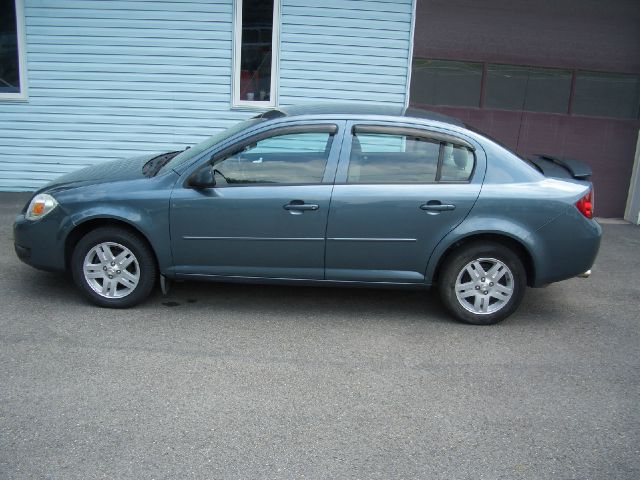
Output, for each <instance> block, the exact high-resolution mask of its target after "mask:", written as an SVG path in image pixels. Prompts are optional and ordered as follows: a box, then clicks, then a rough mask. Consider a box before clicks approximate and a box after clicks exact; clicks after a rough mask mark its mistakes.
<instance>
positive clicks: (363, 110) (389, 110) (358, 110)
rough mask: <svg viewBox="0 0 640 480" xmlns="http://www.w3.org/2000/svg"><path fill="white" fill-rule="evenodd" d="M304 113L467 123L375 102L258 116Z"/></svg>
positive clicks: (310, 106)
mask: <svg viewBox="0 0 640 480" xmlns="http://www.w3.org/2000/svg"><path fill="white" fill-rule="evenodd" d="M303 115H305V116H306V115H321V116H327V117H330V116H332V115H340V116H362V115H366V116H382V117H402V118H407V119H411V118H415V119H419V120H433V121H437V122H441V123H447V124H450V125H455V126H456V127H463V128H464V127H465V124H464V123H463V122H461V121H460V120H458V119H457V118H453V117H449V116H447V115H443V114H441V113H436V112H431V111H429V110H423V109H420V108H413V107H410V108H407V107H405V106H400V105H381V104H375V103H318V104H305V105H296V106H289V107H278V108H276V109H273V110H268V111H266V112H264V113H262V114H260V115H258V117H259V118H264V119H273V118H282V117H298V116H303Z"/></svg>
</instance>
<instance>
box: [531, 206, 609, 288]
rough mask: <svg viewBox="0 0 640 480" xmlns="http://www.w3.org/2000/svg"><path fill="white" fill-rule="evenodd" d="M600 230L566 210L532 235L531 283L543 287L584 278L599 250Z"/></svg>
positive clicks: (594, 222) (575, 210) (581, 216)
mask: <svg viewBox="0 0 640 480" xmlns="http://www.w3.org/2000/svg"><path fill="white" fill-rule="evenodd" d="M601 238H602V228H601V227H600V225H599V224H598V222H596V221H595V220H588V219H586V218H585V217H584V216H583V215H582V214H581V213H580V212H579V211H578V210H577V209H575V208H570V209H568V210H567V211H566V212H565V213H564V214H562V215H560V216H559V217H558V218H556V219H555V220H554V221H552V222H551V223H549V224H547V225H545V226H544V227H543V228H541V229H540V230H538V231H537V232H535V234H533V235H532V243H533V244H534V245H535V252H536V253H535V257H536V258H534V262H535V270H536V271H535V281H534V284H533V286H534V287H538V286H543V285H546V284H548V283H552V282H558V281H560V280H566V279H569V278H574V277H582V278H587V277H589V275H590V274H591V268H592V267H593V263H594V262H595V260H596V257H597V255H598V251H599V249H600V240H601Z"/></svg>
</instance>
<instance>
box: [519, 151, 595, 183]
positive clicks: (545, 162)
mask: <svg viewBox="0 0 640 480" xmlns="http://www.w3.org/2000/svg"><path fill="white" fill-rule="evenodd" d="M530 160H531V162H533V163H534V164H535V165H536V166H537V167H538V168H539V169H540V170H542V173H543V174H544V175H545V176H546V177H558V178H568V177H571V178H575V179H576V180H589V179H591V175H592V174H593V172H592V171H591V167H590V166H589V165H587V164H586V163H584V162H580V161H579V160H573V159H571V158H558V157H553V156H551V155H544V154H538V155H534V156H533V157H531V158H530Z"/></svg>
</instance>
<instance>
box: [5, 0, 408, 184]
mask: <svg viewBox="0 0 640 480" xmlns="http://www.w3.org/2000/svg"><path fill="white" fill-rule="evenodd" d="M316 5H317V4H316V2H315V1H311V0H282V10H281V36H280V42H281V49H280V50H281V53H280V55H281V57H280V65H279V82H280V84H279V103H280V104H283V105H290V104H296V103H302V102H305V101H307V100H312V101H316V102H317V101H322V100H328V101H345V100H346V101H371V102H389V103H394V104H404V102H405V89H404V85H405V83H406V78H407V66H408V60H407V59H408V55H409V53H408V52H409V47H410V45H409V44H410V37H409V35H410V24H411V15H412V13H411V12H412V2H411V0H398V1H386V2H385V1H379V0H366V1H365V0H326V1H325V2H323V3H322V6H321V7H318V6H316ZM25 26H26V48H27V52H26V53H27V66H28V73H27V77H28V86H29V99H28V101H27V102H0V149H2V155H0V190H30V189H35V188H38V187H40V186H42V185H43V184H44V183H46V182H47V181H49V180H52V179H54V178H55V177H57V176H58V175H60V174H63V173H67V172H70V171H73V170H75V169H77V168H81V167H83V166H88V165H92V164H95V163H98V162H102V161H107V160H113V159H119V158H125V157H127V156H133V155H139V154H141V153H148V152H162V151H169V150H173V149H176V148H182V147H184V146H185V145H190V144H194V143H196V142H199V141H201V140H203V139H204V138H206V137H207V136H209V135H211V134H213V133H215V132H216V131H218V130H220V129H222V128H226V127H228V126H230V125H231V124H233V123H236V122H237V121H239V120H242V119H244V118H247V117H249V116H252V115H254V114H255V111H247V110H231V109H230V102H231V68H232V67H231V66H232V39H233V2H232V0H219V1H217V2H211V1H209V0H172V1H167V2H161V1H149V0H135V1H134V0H131V1H129V0H117V1H109V2H103V1H92V0H64V1H60V0H25Z"/></svg>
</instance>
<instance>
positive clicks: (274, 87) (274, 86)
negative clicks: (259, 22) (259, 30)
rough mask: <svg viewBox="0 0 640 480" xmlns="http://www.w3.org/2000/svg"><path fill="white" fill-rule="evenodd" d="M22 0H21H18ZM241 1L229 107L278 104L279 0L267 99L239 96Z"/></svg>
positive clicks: (237, 10) (237, 4) (235, 22)
mask: <svg viewBox="0 0 640 480" xmlns="http://www.w3.org/2000/svg"><path fill="white" fill-rule="evenodd" d="M20 1H22V0H20ZM242 2H243V0H235V1H234V2H233V64H232V67H231V108H236V109H248V110H256V109H265V108H275V107H277V106H278V83H279V82H278V79H279V77H280V23H281V22H280V0H273V27H272V30H271V86H270V92H269V101H264V100H263V101H260V100H243V99H241V98H240V71H241V68H240V66H241V58H240V57H241V55H242Z"/></svg>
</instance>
